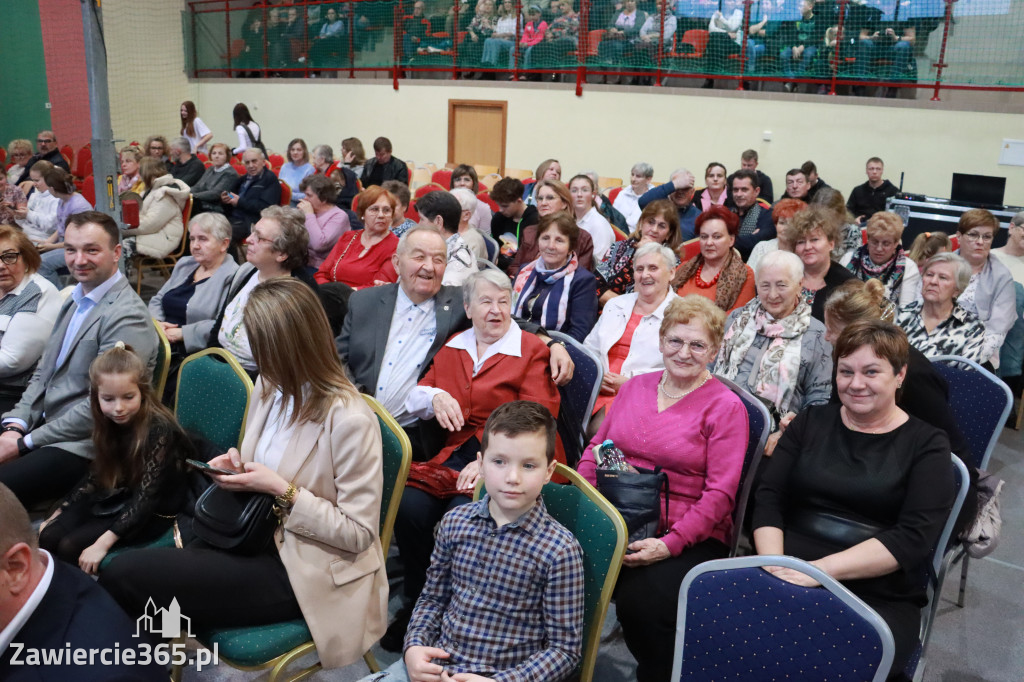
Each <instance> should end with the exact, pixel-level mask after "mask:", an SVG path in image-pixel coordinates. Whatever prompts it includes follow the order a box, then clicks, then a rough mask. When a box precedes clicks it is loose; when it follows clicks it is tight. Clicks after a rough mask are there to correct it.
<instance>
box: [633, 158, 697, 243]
mask: <svg viewBox="0 0 1024 682" xmlns="http://www.w3.org/2000/svg"><path fill="white" fill-rule="evenodd" d="M658 199H669V200H671V201H672V203H673V204H675V205H676V209H677V210H678V211H679V231H680V234H681V235H682V238H683V241H684V242H685V241H688V240H690V239H693V238H694V236H695V230H694V222H695V221H696V220H697V216H699V215H700V209H699V208H697V207H696V206H694V205H693V173H691V172H690V171H688V170H686V169H685V168H680V169H678V170H676V171H675V172H673V173H672V177H671V178H670V179H669V181H668V182H666V183H665V184H664V185H658V186H657V187H655V188H654V189H649V190H647V191H646V192H644V194H643V196H641V197H640V199H639V200H638V201H637V203H638V204H639V205H640V209H641V210H643V209H645V208H647V204H649V203H651V202H652V201H657V200H658Z"/></svg>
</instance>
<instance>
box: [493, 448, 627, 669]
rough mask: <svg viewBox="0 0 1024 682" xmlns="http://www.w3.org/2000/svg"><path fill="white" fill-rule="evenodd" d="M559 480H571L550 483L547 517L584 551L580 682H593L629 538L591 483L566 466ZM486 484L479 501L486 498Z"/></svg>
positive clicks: (546, 492)
mask: <svg viewBox="0 0 1024 682" xmlns="http://www.w3.org/2000/svg"><path fill="white" fill-rule="evenodd" d="M555 474H556V475H560V476H563V477H565V478H566V479H568V481H569V484H568V485H561V484H558V483H548V484H547V485H545V486H544V492H543V493H542V495H543V496H544V505H545V506H546V507H547V510H548V513H549V514H551V516H552V517H554V519H555V520H556V521H558V522H559V523H560V524H562V525H563V526H565V527H566V528H568V529H569V531H570V532H572V534H573V535H574V536H576V540H577V541H578V542H579V543H580V547H581V548H582V549H583V570H584V573H585V584H584V585H585V587H584V601H585V611H584V616H583V658H582V660H581V661H580V667H579V671H578V672H579V680H580V682H590V681H591V680H592V679H593V677H594V664H595V663H596V662H597V650H598V645H599V644H600V643H601V630H602V628H603V627H604V618H605V615H606V614H607V613H608V604H609V603H610V602H611V599H612V592H613V591H614V589H615V582H616V581H617V580H618V578H619V569H620V568H622V557H623V555H624V554H625V553H626V538H627V537H628V535H629V534H628V533H627V532H626V522H625V521H624V520H623V519H622V515H621V514H619V511H618V510H617V509H616V508H615V507H614V506H612V504H611V503H610V502H609V501H608V500H606V499H605V498H604V497H603V496H602V495H601V493H599V492H597V489H596V488H594V487H593V486H592V485H590V484H589V483H588V482H587V481H586V479H584V478H583V477H582V476H580V475H579V474H578V473H576V472H575V471H573V470H572V469H570V468H569V467H567V466H565V465H564V464H561V463H559V464H558V465H557V466H556V467H555ZM482 481H483V479H481V482H480V483H479V484H478V485H477V489H476V494H475V495H474V499H480V497H481V496H483V493H484V492H486V491H485V489H484V486H483V482H482Z"/></svg>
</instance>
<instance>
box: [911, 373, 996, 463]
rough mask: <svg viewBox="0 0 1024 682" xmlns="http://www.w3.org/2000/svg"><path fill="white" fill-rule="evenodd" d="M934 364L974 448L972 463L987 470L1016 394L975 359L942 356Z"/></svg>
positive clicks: (955, 413) (958, 423)
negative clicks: (947, 388) (945, 384)
mask: <svg viewBox="0 0 1024 682" xmlns="http://www.w3.org/2000/svg"><path fill="white" fill-rule="evenodd" d="M931 361H932V365H934V366H935V369H936V370H937V371H938V372H939V374H941V375H942V376H943V377H945V379H946V382H947V383H948V384H949V406H950V408H951V409H952V410H953V416H954V417H955V418H956V422H957V426H959V427H960V432H961V433H963V434H964V438H966V439H967V444H968V445H970V447H971V456H972V458H973V460H974V461H973V462H972V464H974V466H975V467H976V468H978V469H985V468H987V467H988V460H989V457H991V456H992V450H993V448H995V445H996V441H997V440H999V434H1000V432H1001V431H1002V430H1003V425H1004V424H1006V418H1007V417H1008V416H1009V415H1010V410H1011V409H1012V407H1013V394H1012V393H1010V389H1009V388H1008V387H1007V386H1006V384H1004V383H1003V382H1002V380H1000V379H999V377H997V376H996V375H994V374H992V373H991V372H989V371H988V370H987V369H985V368H984V367H982V366H981V365H979V364H978V363H976V362H974V361H973V360H968V359H966V358H961V357H958V356H955V355H940V356H937V357H934V358H931Z"/></svg>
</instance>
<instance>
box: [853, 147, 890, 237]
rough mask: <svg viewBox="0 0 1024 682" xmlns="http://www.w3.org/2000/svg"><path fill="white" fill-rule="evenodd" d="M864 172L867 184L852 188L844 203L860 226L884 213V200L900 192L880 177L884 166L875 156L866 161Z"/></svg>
mask: <svg viewBox="0 0 1024 682" xmlns="http://www.w3.org/2000/svg"><path fill="white" fill-rule="evenodd" d="M865 172H866V173H867V176H868V180H867V182H865V183H864V184H863V185H857V186H856V187H854V188H853V191H852V192H850V198H849V200H847V202H846V208H847V209H849V211H850V213H852V214H853V215H854V216H855V217H856V218H857V222H858V223H862V224H863V223H864V222H866V221H867V219H868V218H870V217H871V216H873V215H874V214H876V213H878V212H880V211H884V210H885V201H886V199H888V198H889V197H893V196H896V194H897V193H898V192H899V191H900V190H899V188H898V187H896V185H894V184H892V183H891V182H889V181H888V180H886V179H885V178H883V177H882V173H884V172H885V164H884V163H883V162H882V160H881V159H880V158H878V157H877V156H872V157H871V158H870V159H868V162H867V165H866V166H865Z"/></svg>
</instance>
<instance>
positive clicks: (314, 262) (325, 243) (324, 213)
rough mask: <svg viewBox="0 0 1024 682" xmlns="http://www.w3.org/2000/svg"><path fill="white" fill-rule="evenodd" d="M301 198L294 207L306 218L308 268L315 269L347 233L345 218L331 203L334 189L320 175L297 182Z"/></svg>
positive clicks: (335, 190)
mask: <svg viewBox="0 0 1024 682" xmlns="http://www.w3.org/2000/svg"><path fill="white" fill-rule="evenodd" d="M299 189H300V190H301V193H302V196H303V198H302V199H301V200H300V201H299V202H298V205H297V206H296V207H297V208H298V209H299V210H300V211H302V213H303V214H304V215H305V216H306V230H308V231H309V265H310V266H312V267H314V268H319V267H320V266H321V265H322V264H323V262H324V260H325V259H326V258H327V254H329V253H330V252H331V249H333V248H334V245H335V244H337V243H338V239H340V238H341V236H342V235H343V234H345V233H346V232H348V231H349V229H351V226H350V225H349V222H348V215H347V214H346V213H345V211H343V210H342V209H340V208H338V206H337V205H336V204H335V203H334V202H335V199H337V197H338V185H337V183H336V182H334V181H333V180H331V179H330V178H328V177H326V176H323V175H307V176H306V177H305V178H303V179H302V181H301V182H299Z"/></svg>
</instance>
